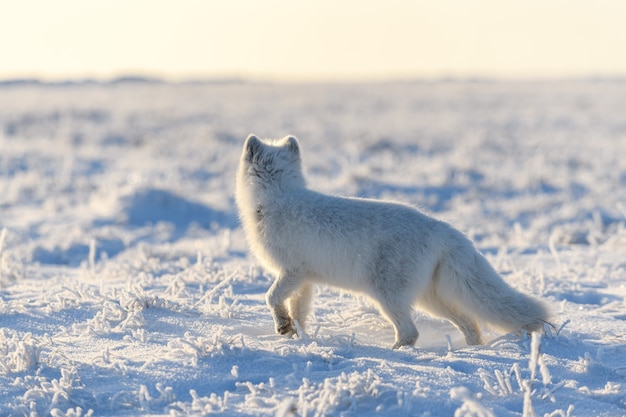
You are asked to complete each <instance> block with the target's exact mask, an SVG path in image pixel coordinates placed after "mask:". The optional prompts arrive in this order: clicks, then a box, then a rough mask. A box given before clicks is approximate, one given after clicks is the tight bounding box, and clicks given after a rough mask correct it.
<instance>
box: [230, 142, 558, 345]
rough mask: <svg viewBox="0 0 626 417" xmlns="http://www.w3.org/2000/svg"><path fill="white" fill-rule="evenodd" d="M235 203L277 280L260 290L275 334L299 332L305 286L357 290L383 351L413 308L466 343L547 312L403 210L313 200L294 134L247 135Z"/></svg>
mask: <svg viewBox="0 0 626 417" xmlns="http://www.w3.org/2000/svg"><path fill="white" fill-rule="evenodd" d="M236 200H237V206H238V209H239V215H240V218H241V221H242V224H243V228H244V231H245V234H246V236H247V239H248V242H249V244H250V247H251V249H252V251H253V252H254V253H255V255H256V256H257V257H258V258H259V260H260V261H261V262H262V263H263V265H264V266H265V267H266V268H268V269H270V270H271V271H272V272H274V273H275V274H276V280H275V281H274V283H273V284H272V286H271V287H270V289H269V291H268V292H267V297H266V300H267V304H268V306H269V308H270V310H271V312H272V316H273V318H274V323H275V325H276V331H277V332H278V333H280V334H283V335H287V336H290V337H291V336H292V335H293V334H295V333H296V326H295V325H294V321H295V320H297V321H298V323H299V324H300V326H301V328H304V325H305V321H306V319H307V315H308V313H309V306H310V303H311V296H312V287H311V286H312V284H314V283H325V284H329V285H334V286H338V287H342V288H345V289H348V290H353V291H358V292H362V293H365V294H367V295H369V296H370V297H372V298H373V299H374V300H375V301H376V303H377V304H378V306H379V308H380V310H381V312H382V314H383V315H384V316H385V317H386V318H387V319H388V320H389V321H390V322H391V323H392V324H393V327H394V330H395V342H394V344H393V346H392V348H394V349H395V348H398V347H400V346H405V345H413V344H414V343H415V341H416V340H417V338H418V335H419V333H418V331H417V328H416V326H415V323H414V322H413V319H412V317H411V316H412V311H413V307H414V306H415V307H419V308H421V309H423V310H426V311H428V312H429V313H431V314H433V315H435V316H439V317H443V318H446V319H448V320H450V321H451V322H452V323H453V324H454V325H455V326H456V327H457V328H458V329H459V330H460V331H461V332H462V333H463V335H464V336H465V340H466V341H467V343H468V344H470V345H476V344H480V343H482V339H481V333H480V328H479V327H478V322H480V321H484V322H487V323H490V324H492V325H494V326H495V327H497V328H500V329H501V330H504V331H507V332H509V331H517V330H522V329H524V330H527V331H538V330H540V329H542V327H543V325H544V323H546V322H547V320H548V310H547V309H546V307H545V306H544V305H543V304H542V303H541V302H540V301H538V300H535V299H533V298H531V297H528V296H526V295H524V294H521V293H519V292H517V291H516V290H514V289H513V288H511V287H510V286H509V285H507V284H506V283H505V282H504V281H503V280H502V278H501V277H500V276H499V275H498V273H497V272H496V271H495V270H494V269H493V268H492V267H491V265H490V264H489V263H488V262H487V260H486V259H485V258H484V257H483V256H482V255H481V254H479V253H478V252H477V250H476V249H475V248H474V246H473V244H472V242H471V241H470V240H469V239H467V238H466V237H465V236H464V235H463V234H462V233H461V232H459V231H458V230H456V229H455V228H453V227H452V226H450V225H449V224H447V223H445V222H443V221H439V220H436V219H434V218H432V217H429V216H427V215H426V214H424V213H422V212H420V211H418V210H417V209H415V208H413V207H410V206H408V205H404V204H400V203H395V202H389V201H379V200H371V199H362V198H343V197H335V196H330V195H325V194H321V193H318V192H315V191H313V190H310V189H308V188H307V187H306V183H305V179H304V176H303V174H302V162H301V157H300V146H299V144H298V141H297V140H296V138H294V137H293V136H287V137H285V138H283V139H280V140H261V139H259V138H258V137H256V136H254V135H250V136H248V138H247V139H246V141H245V144H244V147H243V153H242V156H241V161H240V165H239V171H238V173H237V190H236Z"/></svg>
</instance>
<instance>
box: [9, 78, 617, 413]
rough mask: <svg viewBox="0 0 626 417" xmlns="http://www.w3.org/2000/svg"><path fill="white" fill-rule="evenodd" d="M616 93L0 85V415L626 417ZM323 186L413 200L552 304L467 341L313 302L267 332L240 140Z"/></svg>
mask: <svg viewBox="0 0 626 417" xmlns="http://www.w3.org/2000/svg"><path fill="white" fill-rule="evenodd" d="M625 108H626V83H618V82H615V83H612V82H552V83H453V82H451V83H397V84H391V83H390V84H369V85H368V84H363V85H269V84H213V85H211V84H178V85H173V84H159V83H132V82H130V83H117V84H111V85H99V84H86V85H81V84H68V85H60V86H47V85H45V84H39V85H30V84H28V83H25V84H19V85H4V86H2V87H0V415H18V416H19V415H26V416H36V415H41V416H43V415H49V414H50V415H53V416H86V415H93V416H96V415H97V416H101V415H110V416H119V415H170V416H184V415H192V416H202V415H211V414H220V415H232V416H239V415H278V416H290V415H300V416H333V415H337V416H338V415H343V416H348V415H354V416H365V415H397V416H404V415H406V416H451V415H458V416H492V415H493V416H521V415H524V416H534V415H536V416H544V415H548V416H577V415H578V416H591V415H594V416H615V415H623V414H625V413H626V301H625V297H626V158H625V155H626V119H625V118H624V111H623V109H625ZM251 132H254V133H256V134H257V135H259V136H265V137H282V136H284V135H286V134H288V133H289V134H294V135H296V136H297V137H298V138H299V140H300V144H301V147H302V152H303V156H304V160H305V170H306V173H307V177H308V178H309V180H310V185H311V186H312V187H313V188H316V189H319V190H323V191H325V192H330V193H336V194H342V195H359V196H366V197H375V198H388V199H396V200H401V201H404V202H408V203H411V204H414V205H417V206H420V207H422V208H423V209H424V210H426V211H428V212H430V213H431V214H433V215H435V216H437V217H439V218H442V219H445V220H447V221H449V222H451V223H453V224H454V225H455V226H456V227H457V228H459V229H460V230H463V231H464V232H465V233H467V234H468V235H469V236H470V237H471V238H472V239H473V240H474V241H475V242H476V245H477V247H478V248H479V249H480V250H481V251H482V252H483V253H484V254H485V255H486V256H487V257H488V259H489V260H490V261H491V262H492V264H493V265H494V266H495V268H496V269H497V270H498V271H499V272H500V273H501V274H502V275H503V277H504V278H505V280H506V281H507V282H508V283H510V284H511V285H512V286H514V287H516V288H518V289H519V290H522V291H524V292H527V293H531V294H534V295H535V296H538V297H540V298H542V299H543V300H544V301H546V302H547V303H548V304H549V305H550V306H551V307H552V309H553V312H554V316H555V327H554V328H547V329H546V333H545V334H543V335H534V336H532V337H531V336H528V335H520V334H509V335H499V334H497V333H495V332H491V331H489V330H487V332H486V336H487V337H486V338H487V339H488V340H489V342H488V343H487V344H486V345H485V346H477V347H468V346H466V345H465V344H464V342H463V337H462V336H461V334H460V333H459V332H458V331H457V330H456V329H454V327H452V325H450V324H449V323H448V322H445V321H442V320H439V319H435V318H432V317H428V316H425V315H423V314H420V313H416V314H415V321H416V323H417V325H418V328H419V330H420V339H419V340H418V342H417V345H416V347H415V348H402V349H399V350H397V351H392V350H390V349H389V347H390V346H391V344H392V342H393V330H392V328H391V326H390V325H389V324H388V322H387V321H386V320H385V319H384V318H382V317H381V316H380V315H379V313H378V311H377V310H376V308H374V307H373V306H372V305H371V303H370V302H369V301H368V300H367V299H366V298H364V297H362V296H359V295H354V294H348V293H345V292H342V291H339V290H336V289H332V288H323V287H321V288H318V289H317V290H316V298H315V310H314V313H313V314H312V316H311V319H310V325H309V327H310V330H309V334H308V335H303V336H302V337H301V338H296V339H286V338H284V337H281V336H279V335H276V334H274V330H273V327H274V326H273V322H272V319H271V316H270V314H269V311H268V309H267V307H266V305H265V301H264V294H265V291H267V289H268V287H269V285H270V284H271V282H272V277H271V276H269V274H268V273H267V272H266V271H264V270H263V269H262V268H260V267H259V265H258V263H257V262H256V261H255V259H253V258H252V257H251V256H250V255H249V253H248V250H247V247H246V243H245V241H244V238H243V234H242V232H241V229H240V227H239V224H238V221H237V216H236V214H235V208H234V201H233V193H234V176H235V170H236V166H237V163H238V159H239V155H240V151H241V147H242V144H243V140H244V138H245V137H246V136H247V134H248V133H251Z"/></svg>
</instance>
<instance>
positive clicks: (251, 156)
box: [239, 135, 305, 191]
mask: <svg viewBox="0 0 626 417" xmlns="http://www.w3.org/2000/svg"><path fill="white" fill-rule="evenodd" d="M242 180H243V181H244V183H245V184H246V186H247V187H252V188H253V189H255V190H257V191H260V190H267V191H269V190H272V189H279V190H283V191H284V190H288V189H290V188H294V187H304V185H305V181H304V177H303V175H302V159H301V157H300V145H299V144H298V140H297V139H296V138H295V137H293V136H285V137H284V138H282V139H275V140H261V139H259V138H258V137H257V136H255V135H250V136H248V138H247V139H246V141H245V143H244V145H243V152H242V155H241V162H240V166H239V181H242ZM240 185H243V184H240Z"/></svg>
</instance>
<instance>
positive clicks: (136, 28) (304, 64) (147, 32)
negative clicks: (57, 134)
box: [0, 0, 626, 81]
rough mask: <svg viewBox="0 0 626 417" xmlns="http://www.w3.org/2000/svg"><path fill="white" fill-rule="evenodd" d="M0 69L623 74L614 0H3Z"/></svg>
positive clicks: (619, 13)
mask: <svg viewBox="0 0 626 417" xmlns="http://www.w3.org/2000/svg"><path fill="white" fill-rule="evenodd" d="M0 6H1V7H0V10H1V12H0V79H7V78H27V77H39V78H44V79H65V78H85V77H93V78H111V77H115V76H120V75H124V74H143V75H149V76H160V77H166V78H169V79H174V80H180V79H184V78H212V77H244V78H251V79H270V80H290V81H325V80H381V79H383V80H384V79H394V78H401V79H411V78H429V77H445V76H453V77H475V76H480V77H514V78H520V77H522V78H524V77H533V78H534V77H550V78H552V77H586V76H623V75H626V1H624V0H518V1H513V0H376V1H374V0H217V1H213V0H171V1H161V0H102V1H95V0H54V1H48V0H20V1H11V0H0Z"/></svg>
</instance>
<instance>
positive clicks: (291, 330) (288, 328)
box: [276, 319, 297, 338]
mask: <svg viewBox="0 0 626 417" xmlns="http://www.w3.org/2000/svg"><path fill="white" fill-rule="evenodd" d="M276 333H279V334H282V335H285V336H287V337H289V338H291V337H292V336H293V335H294V334H296V333H297V332H296V328H295V327H294V325H293V321H292V320H291V319H288V320H285V321H284V322H283V323H282V325H276Z"/></svg>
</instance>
